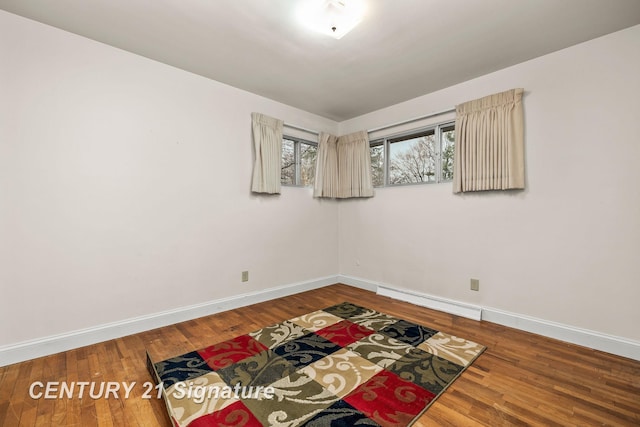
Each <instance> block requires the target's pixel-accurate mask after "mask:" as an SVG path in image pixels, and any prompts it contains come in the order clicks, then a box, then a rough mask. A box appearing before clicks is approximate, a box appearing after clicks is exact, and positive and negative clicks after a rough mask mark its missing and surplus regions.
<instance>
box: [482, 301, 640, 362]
mask: <svg viewBox="0 0 640 427" xmlns="http://www.w3.org/2000/svg"><path fill="white" fill-rule="evenodd" d="M482 320H486V321H487V322H492V323H497V324H499V325H503V326H508V327H510V328H515V329H520V330H522V331H526V332H531V333H534V334H538V335H543V336H545V337H549V338H555V339H558V340H561V341H565V342H569V343H572V344H577V345H581V346H583V347H589V348H593V349H595V350H600V351H604V352H607V353H611V354H615V355H618V356H623V357H628V358H630V359H634V360H638V361H640V342H637V341H633V340H630V339H627V338H622V337H617V336H615V335H607V334H603V333H600V332H596V331H591V330H588V329H582V328H577V327H575V326H570V325H565V324H562V323H556V322H551V321H548V320H543V319H537V318H535V317H529V316H525V315H522V314H517V313H510V312H508V311H503V310H498V309H496V308H491V307H483V308H482Z"/></svg>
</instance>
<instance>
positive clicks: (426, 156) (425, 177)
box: [280, 123, 456, 187]
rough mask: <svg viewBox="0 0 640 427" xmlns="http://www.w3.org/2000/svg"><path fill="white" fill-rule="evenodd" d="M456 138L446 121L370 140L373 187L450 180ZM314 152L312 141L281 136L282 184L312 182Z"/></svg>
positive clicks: (316, 150) (314, 161) (316, 146)
mask: <svg viewBox="0 0 640 427" xmlns="http://www.w3.org/2000/svg"><path fill="white" fill-rule="evenodd" d="M455 139H456V138H455V127H454V124H453V123H445V124H440V125H436V126H434V127H431V128H428V129H426V130H422V131H417V132H414V133H410V134H406V135H402V136H399V137H393V138H384V139H378V140H374V141H371V144H370V152H371V175H372V178H373V185H374V187H384V186H386V185H400V184H415V183H428V182H443V181H451V180H452V179H453V153H454V148H455ZM317 154H318V145H317V144H316V143H315V142H311V141H305V140H302V139H298V138H293V137H288V136H285V137H284V139H283V140H282V163H281V175H280V177H281V182H282V184H284V185H297V186H312V185H313V181H314V177H315V169H316V155H317Z"/></svg>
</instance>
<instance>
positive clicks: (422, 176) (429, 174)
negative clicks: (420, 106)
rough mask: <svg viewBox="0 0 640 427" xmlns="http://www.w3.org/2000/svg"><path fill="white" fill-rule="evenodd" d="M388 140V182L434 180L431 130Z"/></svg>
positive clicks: (433, 151)
mask: <svg viewBox="0 0 640 427" xmlns="http://www.w3.org/2000/svg"><path fill="white" fill-rule="evenodd" d="M389 142H390V143H389V160H390V162H389V183H390V184H409V183H414V182H435V180H436V176H435V174H436V157H435V135H434V133H433V131H430V132H429V133H425V134H422V135H414V136H410V137H407V138H404V139H396V140H391V141H389Z"/></svg>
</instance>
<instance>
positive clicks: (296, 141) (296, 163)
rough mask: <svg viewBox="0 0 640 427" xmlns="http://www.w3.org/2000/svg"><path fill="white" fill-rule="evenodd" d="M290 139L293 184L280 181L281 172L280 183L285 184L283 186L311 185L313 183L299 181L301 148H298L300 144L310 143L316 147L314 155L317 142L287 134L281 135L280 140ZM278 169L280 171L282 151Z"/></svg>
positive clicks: (304, 186)
mask: <svg viewBox="0 0 640 427" xmlns="http://www.w3.org/2000/svg"><path fill="white" fill-rule="evenodd" d="M285 140H287V141H292V142H293V168H294V173H293V178H294V183H293V184H289V183H286V184H285V183H284V182H282V174H281V175H280V185H282V186H285V187H300V188H309V187H313V184H310V185H303V184H302V183H301V181H302V174H301V170H302V149H301V148H300V146H301V144H306V145H311V146H313V147H315V148H316V156H317V154H318V143H317V142H314V141H309V140H307V139H304V138H298V137H297V136H289V135H282V142H283V143H284V141H285ZM280 170H281V171H282V153H281V154H280Z"/></svg>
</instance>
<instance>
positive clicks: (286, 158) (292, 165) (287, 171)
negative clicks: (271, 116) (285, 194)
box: [280, 136, 318, 187]
mask: <svg viewBox="0 0 640 427" xmlns="http://www.w3.org/2000/svg"><path fill="white" fill-rule="evenodd" d="M317 153H318V144H317V143H315V142H311V141H305V140H303V139H299V138H293V137H289V136H285V137H284V138H283V139H282V162H281V164H280V166H281V173H280V182H281V183H282V184H283V185H299V186H305V187H306V186H312V185H313V179H314V177H315V174H316V155H317Z"/></svg>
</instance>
